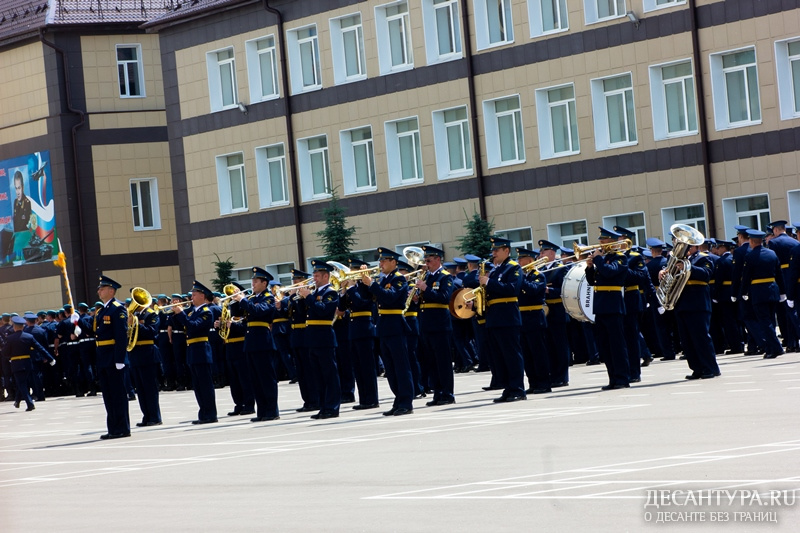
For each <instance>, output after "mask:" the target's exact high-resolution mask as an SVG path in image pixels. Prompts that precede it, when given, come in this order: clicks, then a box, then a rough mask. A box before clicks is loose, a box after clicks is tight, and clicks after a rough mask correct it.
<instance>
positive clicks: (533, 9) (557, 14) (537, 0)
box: [528, 0, 575, 39]
mask: <svg viewBox="0 0 800 533" xmlns="http://www.w3.org/2000/svg"><path fill="white" fill-rule="evenodd" d="M570 1H572V2H574V1H575V0H528V20H529V21H530V30H531V38H532V39H533V38H534V37H541V36H543V35H553V34H555V33H562V32H565V31H569V6H568V5H567V2H570ZM545 2H546V3H548V4H550V5H553V2H555V6H556V9H555V11H554V21H556V22H558V27H556V28H553V29H552V30H545V29H544V4H545ZM555 19H557V20H555Z"/></svg>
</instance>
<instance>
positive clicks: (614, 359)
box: [586, 228, 630, 390]
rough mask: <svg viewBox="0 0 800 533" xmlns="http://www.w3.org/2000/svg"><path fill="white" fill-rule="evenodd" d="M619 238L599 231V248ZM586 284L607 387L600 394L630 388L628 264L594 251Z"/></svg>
mask: <svg viewBox="0 0 800 533" xmlns="http://www.w3.org/2000/svg"><path fill="white" fill-rule="evenodd" d="M618 238H619V234H618V233H616V232H614V231H611V230H607V229H605V228H600V239H599V240H600V244H611V243H612V242H614V241H616V240H617V239H618ZM586 265H587V267H586V281H587V282H588V283H589V285H591V286H593V287H594V301H593V302H592V310H593V311H594V315H595V318H594V320H595V322H594V323H595V340H596V341H597V350H598V352H599V353H600V359H601V361H603V363H605V365H606V372H607V373H608V385H605V386H604V387H602V390H614V389H623V388H628V387H630V383H629V376H630V363H629V361H628V348H627V344H626V343H625V342H621V340H622V339H624V338H625V333H624V325H623V324H624V321H623V317H624V315H625V300H624V293H623V291H624V284H625V280H626V278H627V276H628V261H627V258H626V257H625V254H623V253H621V252H618V251H615V250H610V251H609V252H608V253H605V254H604V253H603V251H602V250H600V249H598V250H596V251H595V252H594V253H593V254H592V255H591V256H590V257H589V259H588V261H587V262H586Z"/></svg>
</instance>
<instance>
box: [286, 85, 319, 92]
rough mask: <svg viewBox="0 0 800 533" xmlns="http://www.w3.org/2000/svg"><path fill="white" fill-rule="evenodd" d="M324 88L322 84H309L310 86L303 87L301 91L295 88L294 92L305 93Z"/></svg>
mask: <svg viewBox="0 0 800 533" xmlns="http://www.w3.org/2000/svg"><path fill="white" fill-rule="evenodd" d="M321 89H322V85H309V86H308V87H303V88H301V89H300V90H299V91H298V90H295V91H294V92H293V93H292V94H303V93H312V92H314V91H319V90H321Z"/></svg>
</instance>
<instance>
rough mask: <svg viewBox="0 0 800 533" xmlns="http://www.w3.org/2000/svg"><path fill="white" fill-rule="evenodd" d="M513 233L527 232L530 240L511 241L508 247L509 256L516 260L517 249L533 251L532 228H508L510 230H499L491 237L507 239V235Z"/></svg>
mask: <svg viewBox="0 0 800 533" xmlns="http://www.w3.org/2000/svg"><path fill="white" fill-rule="evenodd" d="M514 231H528V233H529V234H530V239H527V240H516V241H515V240H512V241H511V244H510V245H509V246H510V248H511V256H512V258H513V259H516V258H517V251H516V248H517V247H521V248H527V249H528V250H533V228H532V227H531V226H523V227H521V228H510V229H499V230H496V231H495V232H494V233H493V235H494V236H495V237H502V238H503V239H508V238H509V233H511V232H514Z"/></svg>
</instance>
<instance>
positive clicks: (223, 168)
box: [216, 152, 249, 215]
mask: <svg viewBox="0 0 800 533" xmlns="http://www.w3.org/2000/svg"><path fill="white" fill-rule="evenodd" d="M236 155H239V156H241V157H242V162H241V164H238V165H233V166H229V165H228V158H229V157H231V156H236ZM216 167H217V191H218V193H219V214H220V215H232V214H236V213H245V212H247V211H248V209H249V207H248V200H247V172H246V170H245V164H244V153H243V152H231V153H229V154H223V155H218V156H217V157H216ZM237 169H238V170H241V173H242V203H243V204H244V206H243V207H239V208H236V209H234V208H233V200H232V198H231V181H230V180H231V172H232V171H234V170H237Z"/></svg>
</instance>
